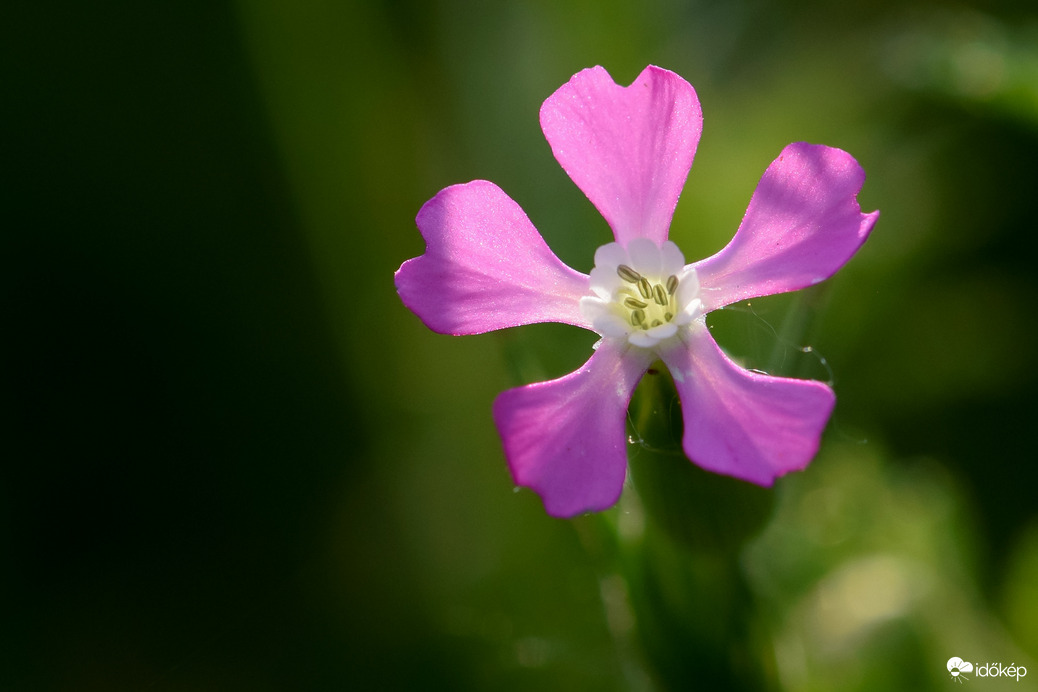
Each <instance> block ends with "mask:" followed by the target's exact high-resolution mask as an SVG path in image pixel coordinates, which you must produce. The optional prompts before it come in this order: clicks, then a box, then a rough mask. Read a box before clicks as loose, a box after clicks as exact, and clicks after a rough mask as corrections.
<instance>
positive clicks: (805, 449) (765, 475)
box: [660, 322, 836, 485]
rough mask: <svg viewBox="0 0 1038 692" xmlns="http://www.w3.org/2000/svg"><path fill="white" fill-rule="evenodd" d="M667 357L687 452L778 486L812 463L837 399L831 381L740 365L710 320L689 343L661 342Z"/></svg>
mask: <svg viewBox="0 0 1038 692" xmlns="http://www.w3.org/2000/svg"><path fill="white" fill-rule="evenodd" d="M660 357H661V358H662V359H663V362H664V363H666V364H667V367H668V368H670V372H671V375H673V377H674V384H675V386H676V387H677V390H678V396H679V397H680V398H681V409H682V417H683V418H684V421H685V432H684V439H683V440H682V443H683V446H684V448H685V453H686V454H687V455H688V457H689V458H690V459H692V461H694V462H695V463H696V464H698V465H699V466H701V467H703V468H704V469H707V470H708V471H713V472H715V473H722V474H725V475H728V476H734V477H736V478H741V479H743V480H747V481H750V482H752V483H757V484H758V485H771V484H772V482H774V480H775V478H776V477H777V476H781V475H782V474H784V473H787V472H789V471H796V470H800V469H803V468H804V467H806V466H807V465H808V464H809V463H810V462H811V459H812V458H813V457H814V455H815V453H816V452H817V451H818V444H819V438H820V437H821V434H822V430H823V429H824V428H825V424H826V421H828V420H829V414H830V413H832V409H833V406H834V405H835V403H836V397H835V395H834V394H833V392H832V390H831V389H829V387H827V386H826V385H825V384H823V383H821V382H815V381H813V380H794V379H789V378H784V377H772V376H771V375H764V374H761V373H756V372H751V371H749V370H744V369H743V368H740V367H739V366H738V365H736V364H735V363H733V362H732V361H731V360H729V359H728V357H727V356H726V355H725V354H724V353H723V352H722V351H721V349H720V347H718V345H717V342H715V341H714V338H713V337H712V336H711V335H710V332H709V330H707V328H706V325H705V324H704V323H703V322H699V323H697V324H696V325H694V326H693V328H692V329H691V331H690V332H689V336H688V337H686V343H685V344H683V343H682V342H681V341H680V340H679V339H674V340H672V342H670V343H669V344H667V345H665V346H663V347H661V353H660Z"/></svg>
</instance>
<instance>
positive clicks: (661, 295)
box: [652, 284, 670, 307]
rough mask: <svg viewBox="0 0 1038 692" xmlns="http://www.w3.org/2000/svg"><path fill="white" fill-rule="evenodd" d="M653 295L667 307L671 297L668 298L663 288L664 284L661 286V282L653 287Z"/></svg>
mask: <svg viewBox="0 0 1038 692" xmlns="http://www.w3.org/2000/svg"><path fill="white" fill-rule="evenodd" d="M652 296H653V297H654V298H655V299H656V302H657V303H659V304H660V305H663V306H664V307H666V305H667V303H669V302H670V299H669V298H667V294H666V292H664V290H663V286H660V285H659V284H656V285H655V286H653V287H652Z"/></svg>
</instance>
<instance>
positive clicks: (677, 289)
mask: <svg viewBox="0 0 1038 692" xmlns="http://www.w3.org/2000/svg"><path fill="white" fill-rule="evenodd" d="M590 286H591V290H592V292H593V293H594V295H593V296H588V297H586V298H581V300H580V310H581V312H582V313H583V314H584V316H585V317H587V318H588V319H590V320H591V325H592V327H593V328H594V330H595V331H596V332H598V333H599V334H601V335H602V336H603V337H623V338H626V339H627V340H628V341H629V342H630V343H632V344H634V345H635V346H640V347H642V348H652V347H654V346H656V345H657V344H658V343H660V342H661V341H663V340H664V339H669V338H671V337H673V336H675V335H676V334H677V333H678V331H679V330H680V329H682V328H684V327H686V325H689V324H690V323H691V322H692V321H693V320H694V319H696V318H698V317H700V316H701V315H702V314H703V302H702V301H701V300H700V299H699V281H698V280H697V279H696V271H695V269H693V268H692V267H691V266H689V267H686V266H685V257H684V255H682V254H681V250H679V249H678V246H677V245H675V244H674V243H672V242H671V241H669V240H668V241H665V242H664V243H663V245H662V246H660V245H656V243H654V242H652V241H651V240H648V239H646V238H636V239H634V240H632V241H631V242H630V243H628V244H627V247H626V248H624V247H623V246H622V245H620V243H608V244H606V245H603V246H602V247H600V248H598V250H597V251H596V252H595V268H594V269H592V270H591V281H590Z"/></svg>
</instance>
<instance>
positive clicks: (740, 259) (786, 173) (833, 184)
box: [692, 142, 879, 311]
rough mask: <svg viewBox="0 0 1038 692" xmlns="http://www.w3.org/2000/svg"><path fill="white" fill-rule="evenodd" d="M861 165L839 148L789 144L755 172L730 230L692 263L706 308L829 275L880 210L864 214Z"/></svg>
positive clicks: (792, 287) (864, 235) (853, 249)
mask: <svg viewBox="0 0 1038 692" xmlns="http://www.w3.org/2000/svg"><path fill="white" fill-rule="evenodd" d="M864 182H865V171H864V170H862V168H861V166H859V165H858V163H857V161H855V160H854V158H853V157H852V156H851V155H850V154H848V153H847V152H845V151H841V150H840V149H834V148H833V147H826V146H821V145H816V144H807V143H804V142H798V143H795V144H790V145H789V146H787V147H786V148H785V149H783V151H782V153H781V154H780V155H779V157H778V158H777V159H775V160H774V161H773V162H772V163H771V165H770V166H768V170H767V171H765V173H764V176H763V177H762V178H761V180H760V183H759V184H758V186H757V189H756V191H755V192H754V193H753V197H752V199H751V200H750V205H749V207H748V208H747V210H746V215H745V216H744V217H743V220H742V223H741V224H740V226H739V230H738V231H736V233H735V237H734V238H732V240H731V242H730V243H728V245H727V246H725V247H724V249H722V250H721V251H720V252H718V253H717V254H715V255H713V256H712V257H708V258H706V259H704V260H701V261H699V262H696V263H694V264H693V265H692V266H694V267H695V269H696V271H697V272H698V274H699V280H700V283H701V285H702V287H703V298H704V302H705V304H706V308H707V310H708V311H709V310H716V309H717V308H719V307H723V306H725V305H729V304H731V303H734V302H736V301H739V300H745V299H747V298H754V297H757V296H763V295H772V294H774V293H784V292H786V291H795V290H798V289H801V288H806V287H807V286H811V285H814V284H816V283H818V282H819V281H823V280H825V279H827V278H829V277H830V276H832V275H833V274H834V273H835V272H836V271H837V270H838V269H839V268H840V267H842V266H843V265H844V263H845V262H847V260H848V259H850V258H851V256H852V255H853V254H854V253H855V252H857V250H858V248H859V247H861V245H862V243H864V242H865V240H866V238H867V237H868V235H869V232H870V231H871V230H872V227H873V225H874V224H875V223H876V219H877V218H878V217H879V212H872V213H870V214H863V213H862V211H861V207H860V206H859V205H858V200H857V195H858V192H859V190H861V187H862V184H863V183H864Z"/></svg>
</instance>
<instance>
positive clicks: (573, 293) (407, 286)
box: [394, 180, 591, 334]
mask: <svg viewBox="0 0 1038 692" xmlns="http://www.w3.org/2000/svg"><path fill="white" fill-rule="evenodd" d="M417 223H418V228H419V230H420V231H421V232H422V236H423V237H424V238H425V242H426V250H425V254H423V255H422V256H421V257H416V258H414V259H410V260H408V261H406V262H404V263H403V264H402V265H401V266H400V269H399V270H397V272H396V275H395V277H394V280H395V284H396V288H397V292H398V293H399V294H400V299H401V300H402V301H403V303H404V305H406V306H407V307H408V308H410V309H411V310H412V311H414V313H415V314H416V315H418V317H420V318H421V319H422V321H423V322H424V323H425V324H426V325H427V326H428V327H429V328H430V329H432V330H433V331H436V332H440V333H443V334H481V333H483V332H488V331H492V330H495V329H503V328H505V327H514V326H518V325H522V324H532V323H536V322H564V323H566V324H573V325H576V326H578V327H584V328H585V329H590V328H591V324H590V322H588V321H587V320H586V319H584V317H583V316H582V315H581V314H580V310H579V308H578V301H579V300H580V299H581V297H583V296H585V295H587V294H588V293H589V290H588V277H587V276H586V275H584V274H581V273H580V272H577V271H574V270H573V269H570V268H569V267H567V266H566V265H565V264H563V263H562V261H561V260H559V258H558V257H556V256H555V254H554V253H553V252H552V251H551V250H550V249H549V248H548V246H547V244H545V242H544V239H543V238H541V235H540V233H538V232H537V229H535V228H534V227H533V224H531V223H530V220H529V219H528V218H526V214H524V213H523V210H522V209H521V208H520V207H519V205H518V204H516V203H515V202H514V201H513V200H512V199H511V198H510V197H508V195H506V194H505V193H504V192H503V191H502V190H501V188H499V187H497V186H496V185H494V184H493V183H490V182H487V181H485V180H476V181H473V182H470V183H466V184H464V185H453V186H451V187H448V188H445V189H444V190H442V191H440V193H439V194H437V195H436V196H435V197H433V198H432V199H431V200H429V201H428V202H426V203H425V206H423V207H422V209H421V211H419V212H418V218H417Z"/></svg>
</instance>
